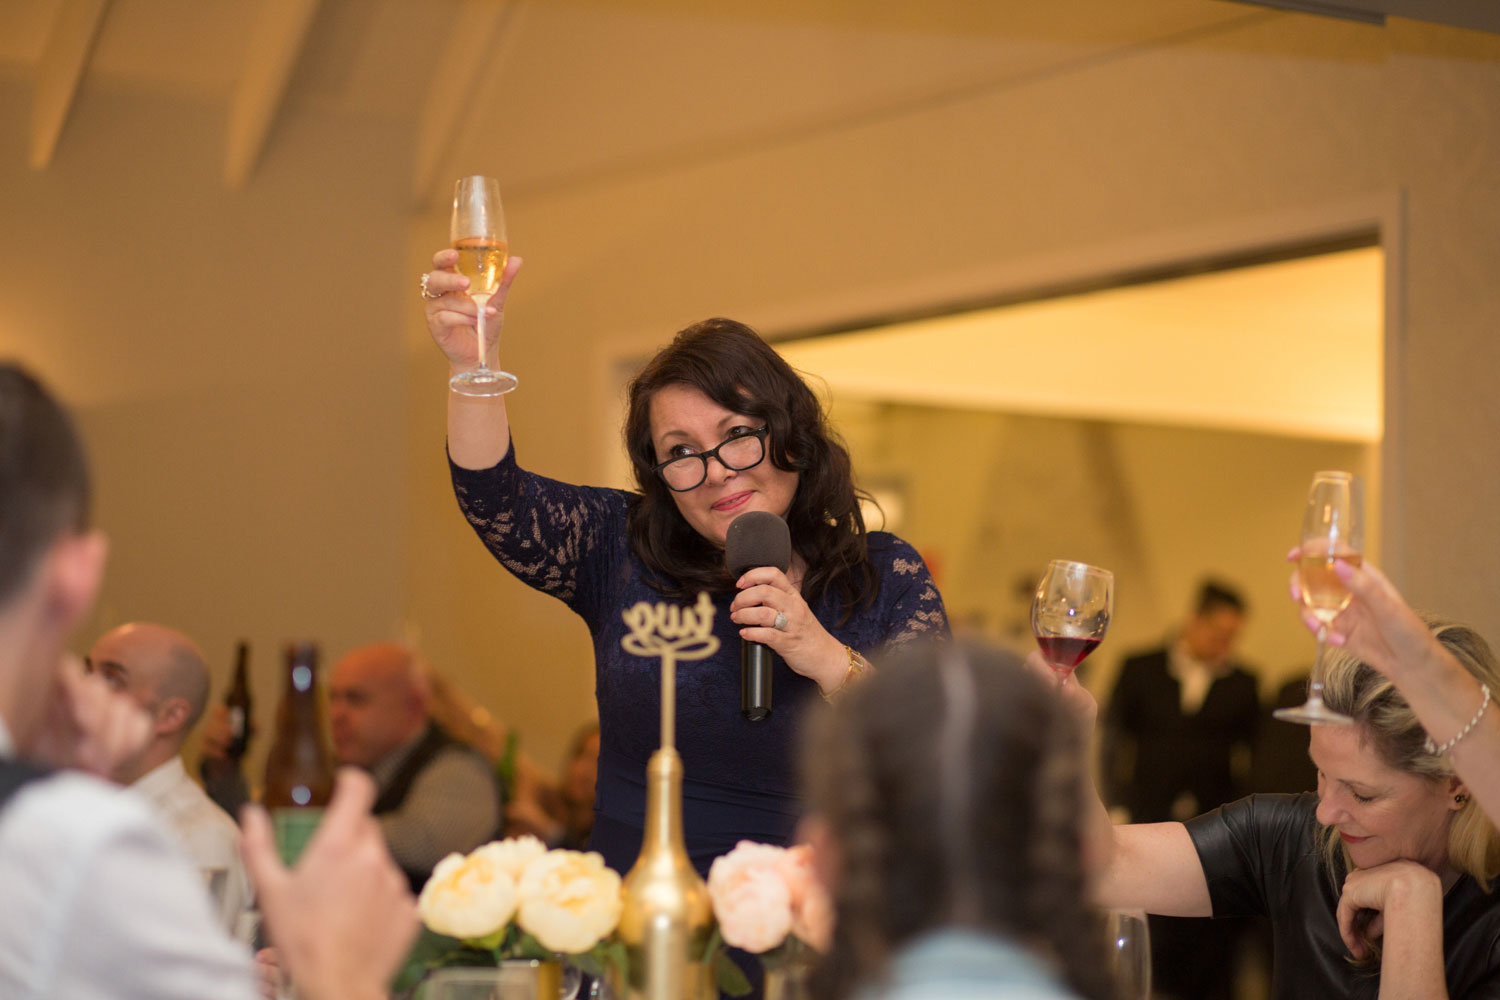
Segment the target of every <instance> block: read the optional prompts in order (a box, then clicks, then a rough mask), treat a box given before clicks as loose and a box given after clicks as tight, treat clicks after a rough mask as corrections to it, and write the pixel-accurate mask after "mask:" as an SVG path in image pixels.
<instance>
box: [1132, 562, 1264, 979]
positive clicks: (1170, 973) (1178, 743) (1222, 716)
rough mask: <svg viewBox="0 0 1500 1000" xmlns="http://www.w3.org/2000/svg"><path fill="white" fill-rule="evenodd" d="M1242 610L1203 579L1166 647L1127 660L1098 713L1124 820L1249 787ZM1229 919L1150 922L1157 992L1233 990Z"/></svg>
mask: <svg viewBox="0 0 1500 1000" xmlns="http://www.w3.org/2000/svg"><path fill="white" fill-rule="evenodd" d="M1247 614H1248V609H1247V606H1246V604H1245V601H1244V598H1243V597H1241V596H1240V594H1239V593H1238V592H1237V591H1236V590H1234V589H1233V588H1232V587H1229V586H1226V585H1225V584H1223V583H1220V582H1218V581H1214V580H1207V581H1204V583H1203V584H1202V585H1201V586H1200V587H1199V589H1198V594H1197V598H1196V600H1195V602H1194V605H1193V611H1192V613H1191V614H1190V615H1189V616H1188V618H1187V621H1186V622H1184V623H1183V625H1182V627H1181V628H1180V629H1179V630H1178V631H1177V634H1176V635H1175V637H1173V638H1172V639H1171V640H1170V641H1169V642H1168V643H1167V644H1165V645H1163V646H1162V647H1160V648H1158V649H1152V650H1148V651H1144V652H1141V653H1137V654H1135V655H1132V656H1130V657H1128V658H1127V659H1126V660H1125V662H1124V664H1123V665H1122V666H1121V668H1120V675H1119V678H1118V679H1117V680H1116V682H1115V688H1114V693H1113V694H1112V695H1111V696H1110V699H1109V706H1108V708H1107V709H1106V711H1105V714H1104V736H1103V744H1102V749H1103V754H1104V756H1103V762H1104V763H1103V767H1102V772H1103V774H1104V776H1105V784H1106V788H1107V790H1108V795H1109V804H1110V805H1111V806H1112V807H1114V808H1117V809H1123V810H1124V811H1126V812H1128V813H1129V814H1130V822H1132V823H1160V822H1166V821H1168V820H1185V819H1189V818H1191V817H1193V816H1196V815H1198V814H1199V813H1202V812H1206V811H1207V810H1209V809H1213V808H1214V807H1216V806H1220V805H1223V804H1224V803H1225V802H1231V801H1233V800H1234V799H1237V798H1239V797H1241V796H1243V795H1245V794H1246V793H1247V792H1248V791H1249V788H1248V773H1249V762H1250V754H1251V752H1252V747H1253V745H1254V740H1255V735H1256V729H1257V726H1258V724H1259V719H1260V701H1259V696H1258V694H1257V691H1256V682H1255V677H1254V676H1253V675H1252V674H1251V673H1250V672H1249V671H1247V670H1246V669H1245V668H1244V667H1243V666H1242V665H1241V664H1239V663H1238V662H1236V661H1235V659H1234V648H1235V644H1236V642H1237V641H1238V639H1239V635H1240V632H1241V630H1242V629H1243V628H1244V624H1245V619H1246V617H1247ZM1242 931H1243V928H1242V926H1240V925H1239V922H1237V921H1219V920H1215V921H1204V920H1180V919H1174V918H1162V917H1154V916H1153V917H1152V918H1151V952H1152V966H1153V976H1154V981H1155V984H1156V993H1157V995H1159V996H1163V997H1178V998H1181V1000H1228V998H1230V997H1232V996H1233V979H1234V969H1235V958H1234V956H1235V950H1236V944H1237V941H1238V939H1239V936H1240V934H1241V933H1242Z"/></svg>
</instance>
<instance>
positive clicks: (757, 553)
mask: <svg viewBox="0 0 1500 1000" xmlns="http://www.w3.org/2000/svg"><path fill="white" fill-rule="evenodd" d="M724 565H725V566H727V567H728V568H729V574H730V576H736V577H737V576H739V575H740V574H741V573H744V572H745V571H746V570H750V569H755V568H756V567H758V566H775V567H776V568H777V569H779V570H781V571H782V572H783V573H785V572H786V571H787V568H788V567H790V566H791V565H792V533H791V532H790V531H789V530H788V529H787V526H786V522H785V521H783V520H782V519H781V518H779V517H777V516H776V515H775V514H772V513H771V512H770V511H765V510H752V511H749V512H747V513H744V514H741V515H740V516H739V517H737V518H735V519H734V520H733V521H730V522H729V530H728V531H727V532H726V533H725V535H724Z"/></svg>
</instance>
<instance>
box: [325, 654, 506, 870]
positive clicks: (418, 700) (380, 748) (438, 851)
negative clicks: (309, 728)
mask: <svg viewBox="0 0 1500 1000" xmlns="http://www.w3.org/2000/svg"><path fill="white" fill-rule="evenodd" d="M427 676H428V672H427V669H426V665H425V664H424V663H423V662H422V660H421V659H420V658H419V657H418V656H417V655H416V653H414V652H413V651H412V650H411V649H410V648H409V647H406V646H402V645H399V644H396V643H385V642H382V643H374V644H372V645H369V646H360V647H358V648H357V649H354V650H351V651H350V652H349V653H348V654H346V655H345V656H344V658H343V659H341V660H339V661H338V663H336V664H334V667H333V673H332V675H331V676H330V678H329V699H328V705H329V721H330V723H331V725H332V729H333V748H334V753H335V755H336V756H337V757H338V760H339V763H340V764H352V765H354V766H356V767H361V768H364V769H365V770H367V771H369V772H370V774H371V775H372V776H373V777H374V778H375V782H376V784H377V786H378V787H379V789H380V792H379V796H378V798H377V799H376V801H375V815H376V817H377V818H378V819H379V821H380V827H381V830H382V832H384V834H385V839H386V844H387V845H388V846H389V847H390V849H391V856H392V857H394V858H395V859H396V864H397V865H399V866H400V867H401V870H402V871H404V872H405V873H406V876H407V878H408V879H409V880H410V881H411V885H412V888H413V890H414V891H420V890H421V888H422V886H423V884H425V883H426V881H427V877H428V876H429V875H431V874H432V869H433V868H434V867H435V866H436V865H437V863H438V862H439V861H441V860H442V859H443V858H444V857H446V856H447V855H448V854H450V853H453V852H455V851H457V852H468V851H471V850H473V849H474V848H476V847H478V846H480V845H481V844H484V843H486V842H488V841H490V840H493V839H495V838H496V837H498V836H499V835H500V827H501V815H502V812H501V807H502V805H503V803H502V800H501V791H500V785H499V782H498V781H497V780H496V778H495V773H494V771H493V770H492V769H491V767H490V765H489V762H488V761H487V760H486V759H485V758H484V756H483V755H482V754H480V753H479V751H477V750H475V749H473V748H472V747H470V746H468V745H466V744H464V743H461V742H459V741H458V740H457V739H455V738H454V737H452V736H450V735H449V734H448V733H447V732H446V731H445V730H443V729H442V728H441V727H439V726H438V725H437V724H436V723H434V722H433V721H432V720H431V718H430V716H429V713H428V708H429V702H430V690H429V687H428V682H427Z"/></svg>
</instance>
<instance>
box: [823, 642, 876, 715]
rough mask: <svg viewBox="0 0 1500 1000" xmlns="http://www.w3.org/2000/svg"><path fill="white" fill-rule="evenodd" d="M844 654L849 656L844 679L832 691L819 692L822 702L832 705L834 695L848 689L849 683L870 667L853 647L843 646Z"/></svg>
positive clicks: (868, 662)
mask: <svg viewBox="0 0 1500 1000" xmlns="http://www.w3.org/2000/svg"><path fill="white" fill-rule="evenodd" d="M844 652H846V653H848V654H849V669H847V670H845V671H844V679H843V680H841V681H839V686H838V687H836V688H834V689H833V690H832V691H824V692H821V693H822V695H823V700H824V701H826V702H830V703H832V701H833V698H834V696H835V695H837V694H838V693H839V692H840V691H842V690H844V688H846V687H848V686H849V682H850V681H852V680H854V679H855V678H856V677H858V676H859V675H860V674H862V673H864V672H865V670H866V669H867V668H868V667H869V666H870V661H869V660H866V659H865V658H864V657H863V656H860V655H859V651H858V650H856V649H855V648H854V647H853V646H845V647H844Z"/></svg>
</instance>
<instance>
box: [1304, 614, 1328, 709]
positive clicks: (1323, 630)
mask: <svg viewBox="0 0 1500 1000" xmlns="http://www.w3.org/2000/svg"><path fill="white" fill-rule="evenodd" d="M1327 645H1328V626H1327V625H1320V626H1318V651H1317V653H1315V654H1314V655H1313V668H1312V684H1311V686H1310V687H1309V688H1308V692H1307V696H1308V699H1309V700H1311V699H1317V700H1318V701H1322V700H1323V650H1324V649H1325V648H1326V647H1327Z"/></svg>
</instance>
